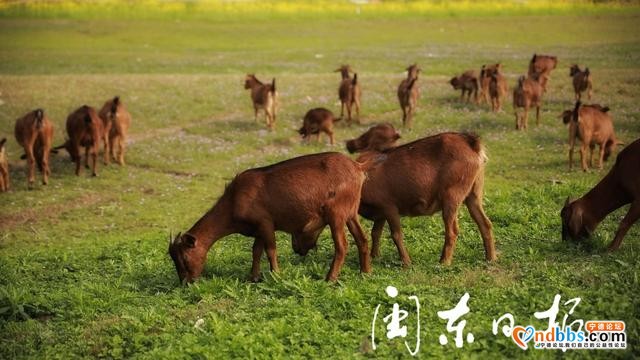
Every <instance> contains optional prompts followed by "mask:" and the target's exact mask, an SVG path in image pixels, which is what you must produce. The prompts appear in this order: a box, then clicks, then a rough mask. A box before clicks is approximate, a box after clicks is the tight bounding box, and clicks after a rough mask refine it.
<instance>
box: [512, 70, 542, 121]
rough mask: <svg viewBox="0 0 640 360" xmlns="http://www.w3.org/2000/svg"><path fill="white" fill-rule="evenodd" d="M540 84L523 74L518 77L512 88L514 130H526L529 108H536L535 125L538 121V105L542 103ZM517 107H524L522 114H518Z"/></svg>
mask: <svg viewBox="0 0 640 360" xmlns="http://www.w3.org/2000/svg"><path fill="white" fill-rule="evenodd" d="M542 93H543V89H542V85H541V84H540V82H538V80H536V79H534V78H532V77H528V78H525V77H524V76H520V78H518V84H517V85H516V88H515V89H513V112H514V113H515V116H516V130H522V129H524V130H526V129H527V125H528V122H529V109H530V108H532V107H534V106H535V108H536V125H538V124H539V123H540V106H541V104H542ZM518 108H524V114H523V115H520V114H518Z"/></svg>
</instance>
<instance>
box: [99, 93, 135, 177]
mask: <svg viewBox="0 0 640 360" xmlns="http://www.w3.org/2000/svg"><path fill="white" fill-rule="evenodd" d="M98 115H99V116H100V119H102V123H103V126H104V139H103V140H104V148H105V150H104V163H105V165H107V164H109V158H110V157H111V158H113V160H114V161H118V164H120V165H124V152H125V149H126V146H127V133H128V132H129V126H130V125H131V115H130V114H129V112H128V111H127V108H126V107H125V106H124V103H123V102H122V100H120V97H119V96H116V97H114V98H113V99H109V100H107V102H105V103H104V105H103V106H102V109H100V112H99V113H98ZM116 146H117V155H116Z"/></svg>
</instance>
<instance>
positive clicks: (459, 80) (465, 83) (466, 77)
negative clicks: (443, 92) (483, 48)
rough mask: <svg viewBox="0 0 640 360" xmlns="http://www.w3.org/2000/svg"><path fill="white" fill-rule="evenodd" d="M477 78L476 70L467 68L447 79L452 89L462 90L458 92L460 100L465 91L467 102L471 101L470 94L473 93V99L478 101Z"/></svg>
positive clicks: (462, 99)
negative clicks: (458, 74)
mask: <svg viewBox="0 0 640 360" xmlns="http://www.w3.org/2000/svg"><path fill="white" fill-rule="evenodd" d="M479 81H480V80H479V79H478V76H477V75H476V72H475V71H473V70H467V71H465V72H464V73H462V75H460V76H457V77H453V78H451V80H449V83H450V84H451V86H453V89H454V90H462V94H460V101H464V94H465V93H467V102H469V101H471V94H472V93H473V100H474V102H475V103H476V104H477V103H478V88H479V87H480V85H479Z"/></svg>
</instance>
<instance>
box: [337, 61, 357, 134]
mask: <svg viewBox="0 0 640 360" xmlns="http://www.w3.org/2000/svg"><path fill="white" fill-rule="evenodd" d="M335 72H339V73H340V74H341V76H342V80H341V81H340V87H338V96H339V97H340V119H342V118H343V117H344V109H345V107H346V108H347V124H348V125H351V110H352V108H353V107H354V106H355V110H356V116H357V117H358V118H357V120H356V121H357V122H358V123H360V96H361V90H360V84H358V74H357V73H354V74H353V78H351V77H350V76H349V73H353V70H351V67H350V66H349V65H342V66H340V67H339V68H338V69H336V70H335Z"/></svg>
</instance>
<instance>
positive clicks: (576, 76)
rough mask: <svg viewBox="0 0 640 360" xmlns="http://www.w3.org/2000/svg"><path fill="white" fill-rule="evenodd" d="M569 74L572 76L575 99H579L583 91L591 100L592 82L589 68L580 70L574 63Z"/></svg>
mask: <svg viewBox="0 0 640 360" xmlns="http://www.w3.org/2000/svg"><path fill="white" fill-rule="evenodd" d="M569 76H571V77H572V78H573V91H574V92H575V96H576V101H577V100H580V98H581V97H582V93H583V92H585V91H586V92H587V98H588V99H589V100H591V92H592V88H593V83H592V81H591V72H590V71H589V68H585V69H584V71H582V70H580V67H579V66H578V65H576V64H574V65H572V66H571V68H570V70H569Z"/></svg>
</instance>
